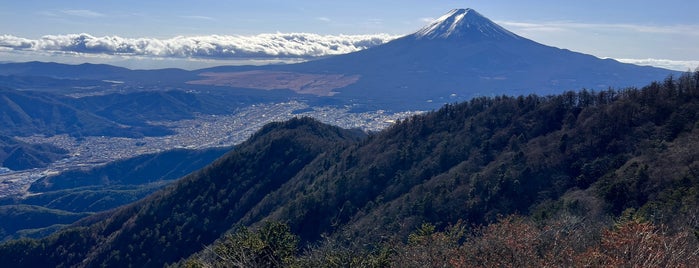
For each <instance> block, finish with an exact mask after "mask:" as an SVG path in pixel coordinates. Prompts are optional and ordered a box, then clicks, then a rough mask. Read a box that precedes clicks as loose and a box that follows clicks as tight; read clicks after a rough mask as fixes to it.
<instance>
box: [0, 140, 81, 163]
mask: <svg viewBox="0 0 699 268" xmlns="http://www.w3.org/2000/svg"><path fill="white" fill-rule="evenodd" d="M67 154H68V151H66V150H64V149H62V148H58V147H56V146H53V145H50V144H28V143H25V142H21V141H18V140H16V139H13V138H10V137H6V136H2V135H0V167H7V168H10V169H12V170H24V169H30V168H38V167H45V166H47V165H48V164H50V163H51V162H53V161H56V160H59V159H61V158H63V157H66V156H67Z"/></svg>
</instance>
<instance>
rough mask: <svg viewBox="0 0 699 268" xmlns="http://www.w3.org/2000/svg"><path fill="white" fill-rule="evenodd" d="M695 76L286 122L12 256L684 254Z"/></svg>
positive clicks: (692, 245) (1, 254)
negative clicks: (360, 124) (382, 115)
mask: <svg viewBox="0 0 699 268" xmlns="http://www.w3.org/2000/svg"><path fill="white" fill-rule="evenodd" d="M697 215H699V71H696V72H687V73H685V74H683V75H681V76H678V77H672V76H670V77H668V78H667V79H665V80H664V81H660V82H653V83H651V84H649V85H647V86H645V87H643V88H639V89H637V88H628V89H620V90H614V89H609V90H605V91H589V90H581V91H579V92H565V93H563V94H559V95H551V96H536V95H529V96H518V97H512V96H497V97H481V98H475V99H473V100H471V101H468V102H464V103H459V104H450V105H446V106H444V107H443V108H441V109H439V110H437V111H433V112H429V113H427V114H423V115H419V116H414V117H411V118H408V119H406V120H402V121H401V122H398V123H396V124H395V125H394V126H392V127H390V128H389V129H386V130H384V131H382V132H379V133H372V134H368V135H366V134H362V133H358V132H356V131H349V130H343V129H339V128H336V127H332V126H328V125H324V124H321V123H319V122H317V121H315V120H313V119H309V118H298V119H292V120H290V121H287V122H283V123H272V124H269V125H267V126H265V127H264V128H263V129H262V130H260V131H259V132H258V133H256V134H255V135H254V136H253V137H251V138H250V139H249V140H248V141H246V142H245V143H243V144H241V145H240V146H238V147H236V149H235V150H232V151H230V152H228V153H227V154H226V155H224V156H223V157H221V158H219V159H218V160H216V161H214V162H213V163H212V164H210V165H209V166H207V167H205V168H203V169H201V170H199V171H196V172H194V173H191V174H189V175H187V176H184V177H183V178H181V179H179V180H178V181H177V182H176V183H174V184H172V185H170V186H168V187H166V188H165V189H163V190H161V191H158V192H156V193H155V194H153V195H151V196H149V197H146V198H145V199H143V200H141V201H139V202H136V203H132V204H129V205H127V206H124V207H121V208H119V209H117V210H114V211H110V212H108V213H103V214H97V215H93V216H90V217H88V218H86V219H83V220H81V221H79V222H78V223H76V224H73V225H72V226H71V227H70V228H67V229H64V230H62V231H60V232H58V233H56V234H54V235H51V236H49V237H47V238H44V239H39V240H32V239H22V240H15V241H10V242H7V243H4V244H2V245H0V263H3V264H13V266H23V267H69V266H79V267H95V266H110V267H128V266H131V265H136V266H140V267H162V266H164V265H171V264H174V265H181V266H189V267H211V266H213V267H219V266H221V267H228V266H242V267H245V266H301V267H308V266H312V267H315V266H333V267H335V266H343V267H344V266H375V267H376V266H378V267H380V266H396V267H424V266H449V267H473V266H503V267H522V266H525V267H526V266H619V265H630V266H634V265H637V266H645V267H648V266H650V267H656V266H661V267H662V266H679V267H682V266H692V264H695V263H697V261H698V260H699V244H698V240H697V239H699V218H697Z"/></svg>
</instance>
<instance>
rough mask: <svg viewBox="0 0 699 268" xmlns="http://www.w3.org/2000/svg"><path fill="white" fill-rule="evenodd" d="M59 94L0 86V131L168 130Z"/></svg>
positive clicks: (110, 133) (138, 133) (105, 132)
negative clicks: (121, 119)
mask: <svg viewBox="0 0 699 268" xmlns="http://www.w3.org/2000/svg"><path fill="white" fill-rule="evenodd" d="M73 101H74V100H72V99H67V98H65V97H62V96H58V95H53V94H50V93H45V92H42V93H39V92H31V91H19V90H14V89H9V88H0V124H2V125H3V128H2V129H0V135H8V136H29V135H34V134H38V133H40V134H43V135H56V134H69V135H71V136H77V137H81V136H117V137H119V136H125V137H139V136H146V135H154V136H157V135H164V134H168V133H170V131H169V130H167V129H165V128H164V127H159V126H147V127H143V126H128V125H123V124H119V123H117V122H114V121H112V120H109V119H107V118H104V117H102V116H98V115H96V114H94V113H92V112H90V111H87V110H85V109H80V108H79V107H76V106H75V105H74V104H73V103H72V102H73Z"/></svg>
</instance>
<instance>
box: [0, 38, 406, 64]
mask: <svg viewBox="0 0 699 268" xmlns="http://www.w3.org/2000/svg"><path fill="white" fill-rule="evenodd" d="M398 37H399V36H395V35H388V34H374V35H318V34H310V33H276V34H259V35H252V36H239V35H235V36H232V35H210V36H192V37H185V36H178V37H174V38H170V39H154V38H123V37H119V36H103V37H95V36H92V35H90V34H86V33H82V34H66V35H46V36H43V37H41V38H40V39H27V38H22V37H17V36H12V35H0V50H15V51H37V52H58V53H84V54H105V55H125V56H153V57H182V58H215V59H242V58H316V57H323V56H329V55H338V54H345V53H350V52H354V51H359V50H362V49H366V48H369V47H373V46H377V45H380V44H383V43H386V42H388V41H391V40H393V39H395V38H398Z"/></svg>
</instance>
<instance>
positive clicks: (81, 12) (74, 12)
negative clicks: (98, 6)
mask: <svg viewBox="0 0 699 268" xmlns="http://www.w3.org/2000/svg"><path fill="white" fill-rule="evenodd" d="M60 12H61V13H63V14H66V15H71V16H76V17H84V18H99V17H103V16H104V14H102V13H99V12H95V11H92V10H87V9H64V10H61V11H60Z"/></svg>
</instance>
